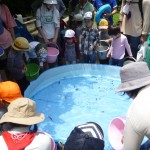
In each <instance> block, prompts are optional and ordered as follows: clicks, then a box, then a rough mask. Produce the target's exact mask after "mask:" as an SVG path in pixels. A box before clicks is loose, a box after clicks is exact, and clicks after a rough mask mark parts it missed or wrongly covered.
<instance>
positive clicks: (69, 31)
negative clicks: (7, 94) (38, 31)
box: [64, 29, 75, 38]
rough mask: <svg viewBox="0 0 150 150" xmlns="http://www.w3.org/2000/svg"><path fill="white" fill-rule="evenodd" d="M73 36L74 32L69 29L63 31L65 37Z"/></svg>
mask: <svg viewBox="0 0 150 150" xmlns="http://www.w3.org/2000/svg"><path fill="white" fill-rule="evenodd" d="M74 36H75V32H74V31H73V30H71V29H68V30H67V31H66V32H65V36H64V37H66V38H73V37H74Z"/></svg>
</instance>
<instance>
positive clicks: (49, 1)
mask: <svg viewBox="0 0 150 150" xmlns="http://www.w3.org/2000/svg"><path fill="white" fill-rule="evenodd" d="M43 3H45V4H57V0H44V1H43Z"/></svg>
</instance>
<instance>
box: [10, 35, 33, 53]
mask: <svg viewBox="0 0 150 150" xmlns="http://www.w3.org/2000/svg"><path fill="white" fill-rule="evenodd" d="M12 47H13V49H14V50H17V51H19V50H20V51H21V50H23V51H28V50H30V49H31V46H30V45H29V42H28V40H27V39H26V38H24V37H17V38H16V39H15V41H14V42H13V43H12Z"/></svg>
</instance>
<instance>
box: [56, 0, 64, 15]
mask: <svg viewBox="0 0 150 150" xmlns="http://www.w3.org/2000/svg"><path fill="white" fill-rule="evenodd" d="M56 8H57V9H58V11H59V14H60V18H61V17H63V15H64V12H65V11H66V6H65V4H64V2H63V1H62V0H57V5H56Z"/></svg>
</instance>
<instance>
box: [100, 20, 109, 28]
mask: <svg viewBox="0 0 150 150" xmlns="http://www.w3.org/2000/svg"><path fill="white" fill-rule="evenodd" d="M99 29H108V21H107V20H106V19H101V21H100V22H99Z"/></svg>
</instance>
